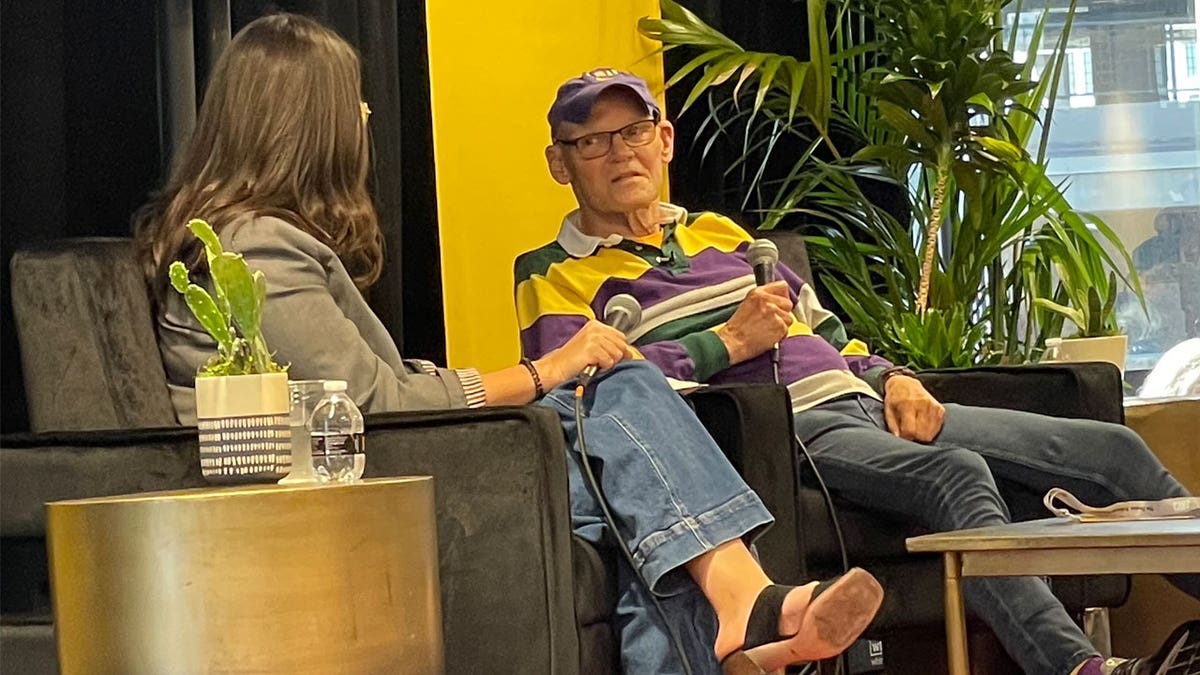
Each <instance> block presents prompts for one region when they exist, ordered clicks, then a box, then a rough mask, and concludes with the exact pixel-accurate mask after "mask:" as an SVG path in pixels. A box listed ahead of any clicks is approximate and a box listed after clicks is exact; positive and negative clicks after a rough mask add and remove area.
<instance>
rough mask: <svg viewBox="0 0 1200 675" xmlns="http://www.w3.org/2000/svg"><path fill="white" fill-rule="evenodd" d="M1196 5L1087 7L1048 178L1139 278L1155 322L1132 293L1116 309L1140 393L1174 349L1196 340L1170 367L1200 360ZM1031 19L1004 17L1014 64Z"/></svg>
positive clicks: (1021, 55) (1155, 2)
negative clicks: (1105, 227) (1098, 223)
mask: <svg viewBox="0 0 1200 675" xmlns="http://www.w3.org/2000/svg"><path fill="white" fill-rule="evenodd" d="M1197 2H1200V0H1080V2H1079V4H1078V7H1077V14H1076V17H1075V23H1074V26H1073V28H1072V31H1071V39H1070V41H1069V43H1068V55H1067V63H1066V65H1065V67H1064V77H1063V78H1062V82H1061V85H1060V89H1059V91H1058V99H1057V101H1056V109H1055V113H1054V124H1053V128H1052V131H1051V134H1050V142H1049V147H1048V149H1047V156H1048V157H1049V158H1050V164H1049V172H1050V175H1051V177H1052V178H1053V179H1054V180H1055V181H1056V182H1059V181H1063V180H1066V181H1067V185H1068V186H1069V187H1068V188H1067V193H1066V194H1067V197H1068V198H1069V199H1070V201H1071V203H1072V205H1073V206H1075V207H1076V208H1078V209H1081V210H1083V211H1089V212H1092V213H1095V214H1097V215H1099V216H1101V217H1102V218H1103V219H1104V220H1105V221H1106V222H1107V223H1108V224H1109V225H1110V226H1111V227H1112V228H1113V230H1114V231H1115V232H1116V233H1117V235H1118V236H1119V237H1120V238H1121V240H1122V242H1123V243H1124V244H1125V246H1126V248H1128V249H1129V251H1130V252H1131V254H1132V256H1133V260H1134V265H1135V267H1136V268H1137V270H1138V273H1139V274H1140V275H1141V279H1142V284H1143V287H1144V290H1145V295H1146V304H1147V307H1148V316H1147V314H1146V313H1143V312H1142V311H1141V308H1140V307H1139V306H1138V305H1137V303H1136V301H1134V300H1133V299H1132V297H1130V296H1129V294H1125V297H1122V298H1121V300H1120V302H1119V308H1120V309H1119V320H1120V324H1121V326H1122V328H1123V329H1124V330H1125V332H1127V333H1128V335H1129V353H1128V357H1127V364H1126V380H1127V381H1128V382H1130V383H1131V384H1132V385H1134V387H1135V388H1134V390H1133V391H1134V392H1136V391H1137V387H1138V386H1139V385H1140V384H1141V383H1142V381H1143V379H1144V378H1145V376H1146V373H1147V372H1149V371H1150V370H1151V369H1153V368H1154V367H1155V366H1156V365H1157V364H1159V362H1160V360H1161V359H1162V357H1163V355H1164V354H1165V353H1166V352H1167V351H1168V350H1170V349H1171V348H1173V347H1176V346H1177V345H1180V344H1181V343H1184V342H1185V341H1188V340H1194V341H1195V342H1189V343H1187V344H1186V345H1184V346H1183V347H1181V348H1180V349H1178V350H1176V352H1173V354H1172V357H1171V358H1170V359H1168V362H1169V361H1171V360H1172V359H1174V358H1176V356H1177V355H1178V354H1179V353H1181V352H1182V351H1185V350H1187V349H1188V348H1190V347H1191V346H1192V345H1197V347H1196V351H1195V352H1194V353H1195V354H1197V355H1198V356H1197V358H1200V144H1198V142H1197V138H1198V136H1200V133H1198V132H1200V70H1198V68H1197V64H1196V35H1197V30H1196V28H1197V26H1196V16H1197V11H1196V8H1197ZM1056 3H1058V5H1059V6H1057V7H1055V8H1054V15H1053V19H1057V23H1056V22H1055V21H1054V20H1052V21H1051V22H1050V24H1049V25H1048V26H1047V28H1046V34H1045V36H1044V38H1043V43H1042V44H1043V45H1053V44H1054V43H1055V42H1056V41H1057V40H1058V36H1059V34H1060V32H1061V29H1062V19H1063V18H1065V11H1066V7H1067V5H1068V3H1067V2H1066V1H1065V0H1063V1H1062V2H1058V0H1056ZM1010 7H1011V5H1010ZM1033 15H1034V13H1033V12H1028V13H1025V14H1024V15H1022V16H1021V17H1016V16H1014V15H1013V13H1012V12H1010V13H1009V14H1008V16H1006V21H1007V25H1008V26H1009V27H1010V28H1011V27H1013V26H1014V25H1016V27H1017V30H1018V40H1017V50H1016V52H1017V53H1016V54H1014V56H1015V57H1016V59H1017V60H1018V61H1023V60H1025V59H1026V58H1029V56H1030V55H1029V54H1027V53H1026V51H1025V50H1027V49H1028V46H1029V37H1030V35H1031V33H1032V23H1033V21H1034V16H1033ZM1035 58H1039V60H1040V61H1044V59H1045V53H1044V52H1042V53H1040V54H1039V55H1035ZM1168 366H1170V367H1176V366H1175V365H1173V364H1169V363H1166V362H1164V364H1163V368H1164V369H1165V368H1167V367H1168ZM1196 367H1197V368H1200V364H1197V365H1196Z"/></svg>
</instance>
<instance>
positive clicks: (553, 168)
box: [546, 143, 571, 185]
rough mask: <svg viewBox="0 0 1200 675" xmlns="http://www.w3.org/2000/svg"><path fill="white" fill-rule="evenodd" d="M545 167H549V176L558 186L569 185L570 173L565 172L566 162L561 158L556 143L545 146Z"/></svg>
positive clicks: (560, 149)
mask: <svg viewBox="0 0 1200 675" xmlns="http://www.w3.org/2000/svg"><path fill="white" fill-rule="evenodd" d="M546 166H548V167H550V175H551V176H553V177H554V180H556V181H558V184H559V185H570V184H571V173H570V172H569V171H567V162H566V159H564V158H563V154H562V148H560V147H558V144H557V143H551V144H550V145H547V146H546Z"/></svg>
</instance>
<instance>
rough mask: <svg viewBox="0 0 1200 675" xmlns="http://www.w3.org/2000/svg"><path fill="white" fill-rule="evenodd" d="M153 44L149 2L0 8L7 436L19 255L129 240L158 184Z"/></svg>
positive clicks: (18, 392) (11, 418) (0, 372)
mask: <svg viewBox="0 0 1200 675" xmlns="http://www.w3.org/2000/svg"><path fill="white" fill-rule="evenodd" d="M154 34H155V14H154V5H153V3H146V2H111V3H110V2H91V1H89V0H73V1H70V0H38V1H36V2H30V1H28V0H11V1H10V0H3V1H2V2H0V147H3V155H2V157H3V159H2V160H0V164H2V166H0V258H2V260H0V396H2V398H0V402H2V404H0V428H2V429H3V430H4V431H19V430H23V429H26V428H27V427H28V421H27V417H26V409H25V393H24V392H25V390H24V384H23V382H22V379H21V362H20V354H19V351H18V348H17V340H16V331H15V330H14V327H13V316H12V303H11V298H10V297H9V287H10V286H9V284H8V265H9V260H10V258H11V257H12V252H13V251H14V250H16V249H18V248H22V247H26V246H30V245H32V244H36V243H37V242H39V241H44V240H48V239H56V238H61V237H79V236H117V237H119V236H126V235H127V234H128V232H129V216H130V214H131V213H132V212H133V210H134V209H135V208H137V207H138V206H139V205H140V204H141V203H142V201H143V200H144V199H145V196H146V193H147V192H148V191H149V190H151V189H152V188H153V187H154V185H155V184H156V182H157V181H158V171H159V166H158V157H159V146H158V143H159V140H158V115H157V106H156V103H155V97H156V93H155V90H156V85H155V82H156V76H155V44H154ZM45 282H46V283H54V280H53V279H47V280H45ZM66 357H67V355H64V358H66Z"/></svg>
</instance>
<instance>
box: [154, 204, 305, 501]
mask: <svg viewBox="0 0 1200 675" xmlns="http://www.w3.org/2000/svg"><path fill="white" fill-rule="evenodd" d="M188 229H190V230H191V231H192V233H193V234H195V235H196V238H197V239H199V240H200V241H201V243H203V244H204V250H205V258H206V260H207V261H208V271H209V278H210V279H211V280H212V289H213V294H211V295H210V294H209V292H208V291H207V290H205V289H204V288H203V287H201V286H199V285H197V284H195V283H192V282H191V280H190V278H189V274H188V269H187V267H186V266H185V265H184V264H183V263H181V262H178V261H176V262H173V263H171V267H170V272H169V273H170V278H171V286H172V287H174V288H175V290H176V291H178V292H179V293H180V294H182V295H183V297H184V300H185V301H186V302H187V306H188V308H189V309H191V311H192V314H193V315H195V317H196V320H197V321H199V322H200V325H201V326H203V327H204V329H205V330H206V331H208V333H209V335H211V336H212V337H213V339H214V340H216V342H217V352H216V353H215V354H213V356H212V357H211V358H210V359H209V360H208V362H207V363H205V364H204V365H203V366H201V367H200V369H199V370H198V372H197V373H196V418H197V426H198V427H199V432H200V469H201V472H202V473H203V474H204V477H205V479H206V480H208V481H209V482H213V483H240V482H254V481H266V480H277V479H278V478H280V477H281V476H283V475H285V474H286V473H287V472H288V470H289V469H290V467H291V433H290V429H289V427H288V410H289V399H288V383H287V369H286V368H285V367H282V366H280V365H279V364H277V363H275V360H274V358H273V356H272V354H271V352H270V350H269V349H267V344H266V340H265V339H264V338H263V335H262V331H261V320H262V305H263V301H264V300H265V299H266V291H267V283H266V279H264V278H263V274H262V272H261V271H257V270H256V271H254V272H251V271H250V268H249V267H248V266H247V265H246V261H245V260H244V259H243V258H242V256H241V255H240V254H238V253H233V252H230V251H225V250H223V249H222V247H221V241H220V239H219V238H218V237H217V235H216V233H215V232H213V229H212V228H211V227H210V226H209V225H208V223H206V222H204V221H203V220H192V221H190V222H189V223H188Z"/></svg>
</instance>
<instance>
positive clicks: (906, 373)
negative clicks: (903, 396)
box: [879, 366, 917, 393]
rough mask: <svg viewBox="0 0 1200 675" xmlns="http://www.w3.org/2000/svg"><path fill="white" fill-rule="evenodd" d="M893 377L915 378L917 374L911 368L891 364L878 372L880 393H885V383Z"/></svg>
mask: <svg viewBox="0 0 1200 675" xmlns="http://www.w3.org/2000/svg"><path fill="white" fill-rule="evenodd" d="M894 377H911V378H913V379H916V377H917V374H916V373H914V372H913V371H912V370H911V369H909V368H906V367H904V366H893V367H891V368H888V369H887V370H885V371H883V372H882V373H880V374H879V389H880V390H881V393H887V384H888V382H889V381H891V379H892V378H894Z"/></svg>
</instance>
